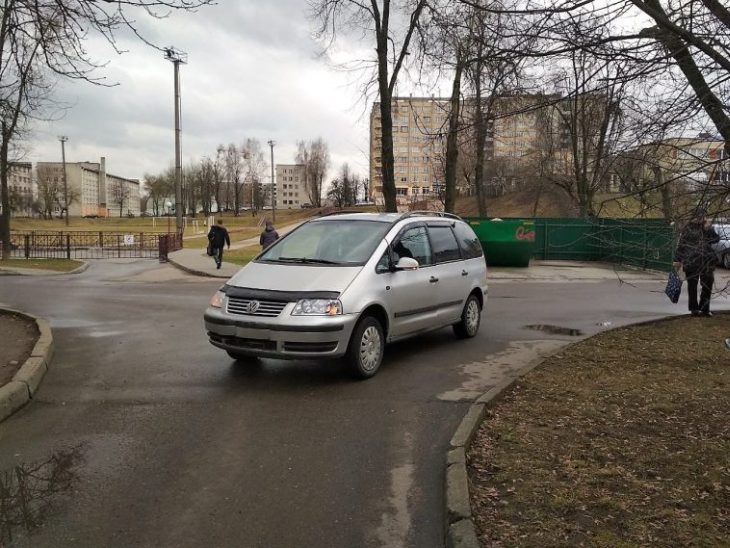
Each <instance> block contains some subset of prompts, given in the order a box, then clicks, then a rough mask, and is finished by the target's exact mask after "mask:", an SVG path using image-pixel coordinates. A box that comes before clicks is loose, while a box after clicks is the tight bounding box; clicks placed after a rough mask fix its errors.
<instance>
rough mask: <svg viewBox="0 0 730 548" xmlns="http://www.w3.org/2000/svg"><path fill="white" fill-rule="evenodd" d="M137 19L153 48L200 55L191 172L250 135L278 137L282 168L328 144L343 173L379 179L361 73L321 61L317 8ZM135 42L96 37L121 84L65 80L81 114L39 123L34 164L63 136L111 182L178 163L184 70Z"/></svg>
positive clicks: (65, 95) (68, 100) (221, 8)
mask: <svg viewBox="0 0 730 548" xmlns="http://www.w3.org/2000/svg"><path fill="white" fill-rule="evenodd" d="M137 16H138V20H137V23H138V27H139V29H140V31H141V32H142V33H143V35H144V36H145V37H146V38H147V39H149V40H151V41H153V42H154V43H156V44H158V45H174V46H175V47H177V48H179V49H181V50H183V51H186V52H187V53H188V55H189V63H188V64H186V65H183V66H182V67H181V69H180V73H181V91H182V127H183V156H184V163H187V161H188V160H189V159H191V158H201V157H203V156H206V155H209V156H212V155H214V154H215V150H216V147H217V145H218V144H219V143H229V142H235V143H240V142H242V141H243V140H244V139H245V138H247V137H254V138H258V139H259V140H260V141H261V142H262V144H264V145H265V143H266V141H268V140H269V139H274V140H275V141H276V142H277V146H276V149H275V152H276V162H277V163H291V162H293V161H294V155H295V153H296V142H297V141H298V140H309V139H314V138H316V137H319V136H321V137H323V138H324V139H325V140H326V141H327V143H328V144H329V147H330V151H331V155H332V159H333V166H332V173H333V174H334V172H335V171H336V170H337V169H338V168H339V164H340V163H342V162H344V161H347V162H349V163H350V165H351V167H352V168H353V169H355V170H356V171H358V172H359V173H361V174H362V175H363V176H367V168H368V166H367V153H366V151H367V150H368V120H367V116H366V115H365V116H363V113H365V112H367V111H368V109H369V106H368V105H365V104H364V103H363V102H362V101H361V99H360V97H359V93H360V90H359V89H358V88H357V86H356V85H353V84H352V77H351V76H350V75H348V74H345V73H343V72H342V71H337V70H334V69H333V68H331V67H330V66H328V64H327V63H326V62H325V61H324V60H323V59H321V58H319V57H318V55H317V54H318V52H319V47H318V45H317V44H316V43H315V42H314V41H313V40H312V38H311V30H312V26H311V24H310V21H309V20H308V19H307V17H306V3H305V2H303V1H302V0H276V2H261V1H258V0H239V1H236V2H221V3H220V4H218V5H215V6H210V7H208V8H203V9H200V10H199V11H198V12H195V13H172V14H170V16H169V17H167V18H164V19H153V18H151V17H148V16H146V15H144V14H142V13H140V14H137ZM130 34H131V33H121V34H120V41H119V45H120V47H121V48H122V49H124V50H127V52H126V53H124V54H123V55H116V54H115V53H114V52H113V50H112V49H111V48H110V47H109V46H108V44H105V43H104V41H103V40H102V39H100V38H99V37H94V38H91V39H90V41H89V44H88V46H89V48H88V49H89V51H90V52H91V53H92V55H93V56H94V58H95V59H99V60H101V61H105V60H107V59H108V60H109V64H108V66H107V67H105V68H104V69H102V70H101V71H100V73H99V74H100V75H103V76H105V78H106V81H107V82H109V83H118V84H119V85H117V86H114V87H103V86H94V85H91V84H88V83H84V82H60V83H59V85H58V86H57V90H58V91H57V97H58V99H59V100H60V101H62V102H63V103H65V104H68V105H70V108H69V109H68V110H67V112H66V115H65V116H64V117H63V118H62V119H61V120H58V121H55V122H51V123H38V124H37V125H36V127H35V128H34V129H35V131H34V133H33V137H34V138H33V139H32V140H31V141H30V142H29V145H30V149H31V150H30V159H32V160H33V161H43V160H57V159H58V158H59V156H60V146H59V144H58V141H57V136H58V135H61V134H63V135H67V136H68V137H69V141H68V143H67V145H66V151H67V152H66V154H67V159H68V160H69V161H80V160H89V161H97V160H98V158H99V157H100V156H105V157H106V159H107V166H108V170H109V172H110V173H114V174H118V175H122V176H126V177H133V178H141V177H142V176H143V174H144V173H145V172H157V171H161V170H163V169H165V168H166V167H167V166H169V165H170V164H171V163H172V162H173V161H174V146H173V145H174V131H173V78H172V76H173V68H172V64H171V63H169V62H168V61H166V60H165V59H164V58H163V56H162V53H161V52H160V51H158V50H156V49H154V48H151V47H149V46H146V45H144V44H143V43H142V42H140V41H139V40H137V39H135V38H134V37H133V36H130ZM267 159H268V156H267Z"/></svg>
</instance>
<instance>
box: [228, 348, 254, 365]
mask: <svg viewBox="0 0 730 548" xmlns="http://www.w3.org/2000/svg"><path fill="white" fill-rule="evenodd" d="M226 354H228V355H229V356H230V357H231V358H233V359H234V360H236V361H238V362H255V361H256V360H257V359H258V358H257V357H256V356H249V355H248V354H243V353H241V352H234V351H233V350H226Z"/></svg>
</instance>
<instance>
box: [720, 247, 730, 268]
mask: <svg viewBox="0 0 730 548" xmlns="http://www.w3.org/2000/svg"><path fill="white" fill-rule="evenodd" d="M722 267H723V268H727V269H728V270H730V251H728V252H726V253H723V255H722Z"/></svg>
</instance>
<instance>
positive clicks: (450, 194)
mask: <svg viewBox="0 0 730 548" xmlns="http://www.w3.org/2000/svg"><path fill="white" fill-rule="evenodd" d="M463 65H464V62H463V57H462V55H461V54H457V57H456V67H455V70H454V83H453V86H452V89H451V112H450V113H449V134H448V136H447V137H446V170H445V171H446V173H445V181H444V182H445V185H446V189H445V190H446V199H445V201H444V211H446V212H448V213H453V212H454V209H455V208H456V194H457V188H456V168H457V164H458V163H459V142H458V138H459V116H460V115H461V108H460V107H461V73H462V70H463Z"/></svg>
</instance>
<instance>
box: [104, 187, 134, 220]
mask: <svg viewBox="0 0 730 548" xmlns="http://www.w3.org/2000/svg"><path fill="white" fill-rule="evenodd" d="M109 194H110V197H111V200H110V201H111V203H113V204H115V205H117V206H119V217H121V216H122V215H123V213H124V204H126V203H128V202H129V196H130V194H131V193H130V191H129V185H128V184H127V181H124V180H122V179H115V180H113V181H112V184H111V185H109Z"/></svg>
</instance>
